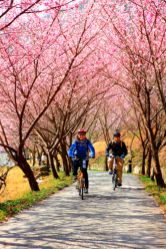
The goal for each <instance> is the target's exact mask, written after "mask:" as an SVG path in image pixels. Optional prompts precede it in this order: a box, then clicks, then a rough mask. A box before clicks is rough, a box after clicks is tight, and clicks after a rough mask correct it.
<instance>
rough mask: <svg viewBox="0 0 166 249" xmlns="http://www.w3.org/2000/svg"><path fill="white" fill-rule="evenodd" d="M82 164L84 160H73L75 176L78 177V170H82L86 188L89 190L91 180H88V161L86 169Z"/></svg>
mask: <svg viewBox="0 0 166 249" xmlns="http://www.w3.org/2000/svg"><path fill="white" fill-rule="evenodd" d="M82 162H83V160H81V159H78V160H73V175H74V176H77V173H78V169H79V168H80V170H81V172H83V176H84V179H85V188H89V180H88V172H87V169H88V161H86V168H83V167H82Z"/></svg>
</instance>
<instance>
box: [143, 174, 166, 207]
mask: <svg viewBox="0 0 166 249" xmlns="http://www.w3.org/2000/svg"><path fill="white" fill-rule="evenodd" d="M140 180H141V181H142V182H143V183H144V185H145V189H146V191H147V192H148V193H150V194H151V195H152V196H154V198H155V199H156V200H157V202H158V204H159V205H162V204H164V205H166V188H159V187H158V186H157V185H156V182H155V181H152V180H151V179H150V178H149V177H147V176H142V175H141V176H140Z"/></svg>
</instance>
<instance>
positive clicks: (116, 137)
mask: <svg viewBox="0 0 166 249" xmlns="http://www.w3.org/2000/svg"><path fill="white" fill-rule="evenodd" d="M120 137H121V134H120V132H119V131H115V132H114V140H115V141H117V142H118V141H120Z"/></svg>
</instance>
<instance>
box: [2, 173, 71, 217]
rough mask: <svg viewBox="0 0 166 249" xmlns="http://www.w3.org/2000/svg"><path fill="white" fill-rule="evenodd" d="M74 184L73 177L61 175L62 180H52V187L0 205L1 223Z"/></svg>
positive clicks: (43, 188)
mask: <svg viewBox="0 0 166 249" xmlns="http://www.w3.org/2000/svg"><path fill="white" fill-rule="evenodd" d="M71 183H72V177H71V176H70V177H66V176H64V175H62V174H61V177H60V179H57V180H56V179H52V180H51V186H49V187H47V188H45V187H42V189H41V190H40V191H38V192H29V193H27V194H25V195H23V196H22V197H21V198H19V199H16V200H8V201H6V202H3V203H0V221H1V222H2V221H4V220H6V219H8V217H10V216H13V215H14V214H17V213H19V212H20V211H21V210H23V209H25V208H29V207H31V206H32V205H34V204H35V203H37V202H39V201H41V200H43V199H45V198H47V197H48V196H50V195H51V194H54V193H56V192H57V191H59V190H61V189H63V188H64V187H67V186H69V185H70V184H71Z"/></svg>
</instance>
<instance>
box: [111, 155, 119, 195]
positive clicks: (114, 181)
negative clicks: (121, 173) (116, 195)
mask: <svg viewBox="0 0 166 249" xmlns="http://www.w3.org/2000/svg"><path fill="white" fill-rule="evenodd" d="M117 171H118V169H117V162H116V158H115V157H114V162H113V175H112V186H113V190H114V191H115V189H116V188H117V186H118V172H117Z"/></svg>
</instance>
